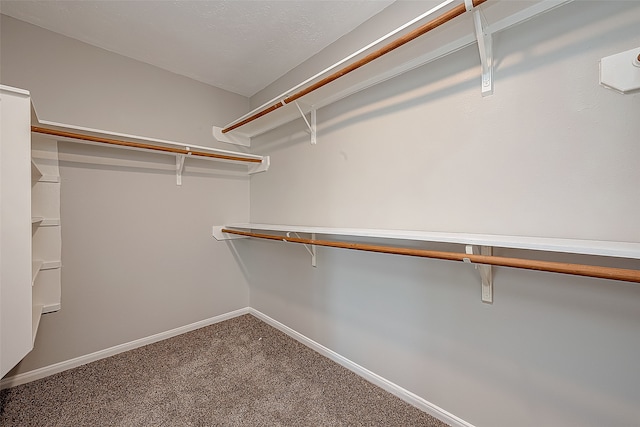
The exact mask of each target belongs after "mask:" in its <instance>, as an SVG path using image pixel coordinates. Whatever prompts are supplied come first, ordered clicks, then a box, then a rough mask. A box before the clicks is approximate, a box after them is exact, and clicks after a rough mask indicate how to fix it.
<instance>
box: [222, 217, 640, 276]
mask: <svg viewBox="0 0 640 427" xmlns="http://www.w3.org/2000/svg"><path fill="white" fill-rule="evenodd" d="M222 232H223V233H229V234H236V235H239V236H247V237H255V238H259V239H268V240H277V241H281V242H290V243H302V244H307V245H317V246H327V247H332V248H342V249H354V250H358V251H366V252H379V253H385V254H395V255H409V256H415V257H422V258H435V259H444V260H449V261H464V260H465V259H468V260H469V261H471V262H472V263H475V264H486V265H495V266H501V267H513V268H522V269H527V270H537V271H547V272H551V273H563V274H571V275H575V276H585V277H595V278H599V279H610V280H620V281H624V282H634V283H640V271H639V270H628V269H623V268H612V267H600V266H594V265H583V264H568V263H562V262H553V261H537V260H530V259H520V258H506V257H497V256H490V255H472V254H464V253H457V252H443V251H430V250H425V249H411V248H398V247H392V246H380V245H371V244H365V243H348V242H339V241H331V240H316V239H303V238H298V237H284V236H274V235H271V234H261V233H253V232H248V231H240V230H230V229H226V228H223V229H222Z"/></svg>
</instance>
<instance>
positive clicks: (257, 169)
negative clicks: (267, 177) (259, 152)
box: [249, 156, 271, 175]
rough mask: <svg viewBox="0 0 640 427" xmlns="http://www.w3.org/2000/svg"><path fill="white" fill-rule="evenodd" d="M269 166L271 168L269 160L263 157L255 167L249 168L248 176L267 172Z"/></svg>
mask: <svg viewBox="0 0 640 427" xmlns="http://www.w3.org/2000/svg"><path fill="white" fill-rule="evenodd" d="M269 166H271V158H270V157H269V156H264V157H263V158H262V162H260V163H259V164H256V165H255V166H249V175H253V174H254V173H258V172H266V171H268V170H269Z"/></svg>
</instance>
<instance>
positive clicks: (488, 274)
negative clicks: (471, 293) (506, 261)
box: [464, 245, 493, 304]
mask: <svg viewBox="0 0 640 427" xmlns="http://www.w3.org/2000/svg"><path fill="white" fill-rule="evenodd" d="M465 253H467V254H469V255H487V256H491V255H493V247H491V246H475V245H466V247H465ZM464 262H466V263H471V261H470V260H469V258H465V259H464ZM474 266H475V268H476V270H478V272H479V273H480V278H481V279H482V302H486V303H489V304H492V303H493V270H492V268H491V266H490V265H485V264H474Z"/></svg>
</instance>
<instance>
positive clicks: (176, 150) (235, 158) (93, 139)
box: [31, 126, 262, 163]
mask: <svg viewBox="0 0 640 427" xmlns="http://www.w3.org/2000/svg"><path fill="white" fill-rule="evenodd" d="M31 132H36V133H42V134H45V135H53V136H60V137H64V138H71V139H79V140H82V141H89V142H98V143H101V144H110V145H119V146H122V147H130V148H141V149H144V150H155V151H163V152H166V153H175V154H185V155H191V156H200V157H211V158H214V159H223V160H232V161H235V162H249V163H261V162H262V161H261V160H260V159H253V158H250V157H239V156H231V155H227V154H217V153H206V152H204V151H190V150H186V149H183V148H176V147H162V146H159V145H152V144H145V143H141V142H130V141H121V140H117V139H110V138H102V137H99V136H91V135H83V134H80V133H72V132H66V131H61V130H56V129H47V128H41V127H37V126H31Z"/></svg>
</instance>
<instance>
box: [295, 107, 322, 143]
mask: <svg viewBox="0 0 640 427" xmlns="http://www.w3.org/2000/svg"><path fill="white" fill-rule="evenodd" d="M294 103H295V104H296V107H298V111H299V112H300V115H301V116H302V119H303V120H304V122H305V124H306V125H307V127H308V128H309V133H310V134H311V144H314V145H315V144H316V143H317V142H318V140H317V138H316V123H317V119H316V109H315V108H313V107H310V108H309V110H310V112H311V122H309V120H307V116H306V114H305V113H304V111H303V110H302V107H300V104H298V101H294Z"/></svg>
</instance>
